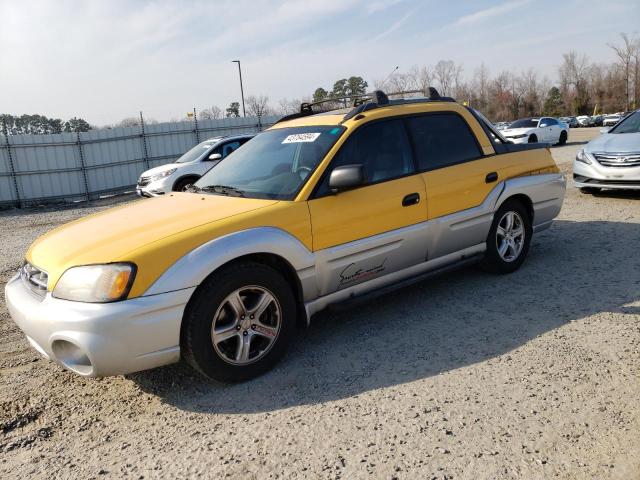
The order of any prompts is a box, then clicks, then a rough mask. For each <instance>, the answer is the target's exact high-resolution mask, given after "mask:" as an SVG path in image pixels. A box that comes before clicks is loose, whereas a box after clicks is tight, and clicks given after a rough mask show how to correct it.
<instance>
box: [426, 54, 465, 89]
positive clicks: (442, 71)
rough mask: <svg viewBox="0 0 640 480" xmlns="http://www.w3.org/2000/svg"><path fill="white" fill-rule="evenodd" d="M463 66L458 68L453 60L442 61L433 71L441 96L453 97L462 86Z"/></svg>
mask: <svg viewBox="0 0 640 480" xmlns="http://www.w3.org/2000/svg"><path fill="white" fill-rule="evenodd" d="M461 76H462V66H461V65H459V66H456V64H455V62H454V61H453V60H440V61H439V62H438V63H436V66H435V68H434V69H433V77H434V79H435V81H436V82H437V84H438V88H439V93H440V94H441V95H451V94H452V93H454V89H456V88H458V87H459V85H460V79H461Z"/></svg>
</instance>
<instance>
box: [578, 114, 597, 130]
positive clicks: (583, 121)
mask: <svg viewBox="0 0 640 480" xmlns="http://www.w3.org/2000/svg"><path fill="white" fill-rule="evenodd" d="M576 120H577V121H578V125H579V126H581V127H593V125H594V123H593V120H592V119H591V117H590V116H588V115H580V116H579V117H576Z"/></svg>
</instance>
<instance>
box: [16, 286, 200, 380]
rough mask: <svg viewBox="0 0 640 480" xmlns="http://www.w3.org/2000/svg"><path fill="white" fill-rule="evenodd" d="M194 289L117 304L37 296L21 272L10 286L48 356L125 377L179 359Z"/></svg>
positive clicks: (81, 370) (78, 369) (23, 325)
mask: <svg viewBox="0 0 640 480" xmlns="http://www.w3.org/2000/svg"><path fill="white" fill-rule="evenodd" d="M193 290H194V288H188V289H184V290H178V291H175V292H169V293H163V294H159V295H151V296H147V297H138V298H134V299H131V300H124V301H121V302H114V303H102V304H100V303H82V302H71V301H68V300H60V299H57V298H53V297H52V296H51V294H50V293H47V294H46V296H45V297H44V299H42V298H40V297H38V296H37V295H35V294H33V293H32V292H31V291H30V290H28V289H27V288H26V287H25V285H24V284H23V282H22V280H21V279H20V277H19V276H18V275H16V276H14V277H13V278H12V279H11V280H9V282H8V283H7V285H6V287H5V299H6V302H7V307H8V309H9V313H10V315H11V317H12V318H13V320H14V321H15V323H16V324H17V325H18V327H20V329H21V330H22V331H23V332H24V333H25V335H26V336H27V339H28V340H29V342H30V343H31V345H32V346H33V347H34V348H35V349H36V350H37V351H38V352H40V353H41V354H42V355H44V356H45V357H46V358H48V359H50V360H53V361H55V362H57V363H59V364H60V365H62V366H63V367H65V368H67V369H69V370H72V371H73V372H75V373H77V374H79V375H83V376H87V377H102V376H106V375H120V374H125V373H131V372H136V371H139V370H146V369H149V368H154V367H159V366H162V365H167V364H170V363H174V362H177V361H178V360H179V358H180V324H181V322H182V315H183V313H184V308H185V306H186V304H187V302H188V301H189V298H190V297H191V294H192V293H193Z"/></svg>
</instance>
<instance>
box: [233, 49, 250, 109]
mask: <svg viewBox="0 0 640 480" xmlns="http://www.w3.org/2000/svg"><path fill="white" fill-rule="evenodd" d="M231 63H237V64H238V74H240V95H241V96H242V116H243V117H246V116H247V112H246V111H245V109H244V89H243V88H242V69H241V68H240V60H232V61H231Z"/></svg>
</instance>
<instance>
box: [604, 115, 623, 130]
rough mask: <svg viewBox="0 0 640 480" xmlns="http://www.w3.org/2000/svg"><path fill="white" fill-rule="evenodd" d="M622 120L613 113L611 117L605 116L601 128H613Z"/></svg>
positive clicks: (620, 116)
mask: <svg viewBox="0 0 640 480" xmlns="http://www.w3.org/2000/svg"><path fill="white" fill-rule="evenodd" d="M621 119H622V115H620V114H619V113H614V114H613V115H606V116H605V117H604V119H603V120H602V126H603V127H613V126H614V125H616V124H617V123H618V122H619V121H620V120H621Z"/></svg>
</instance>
